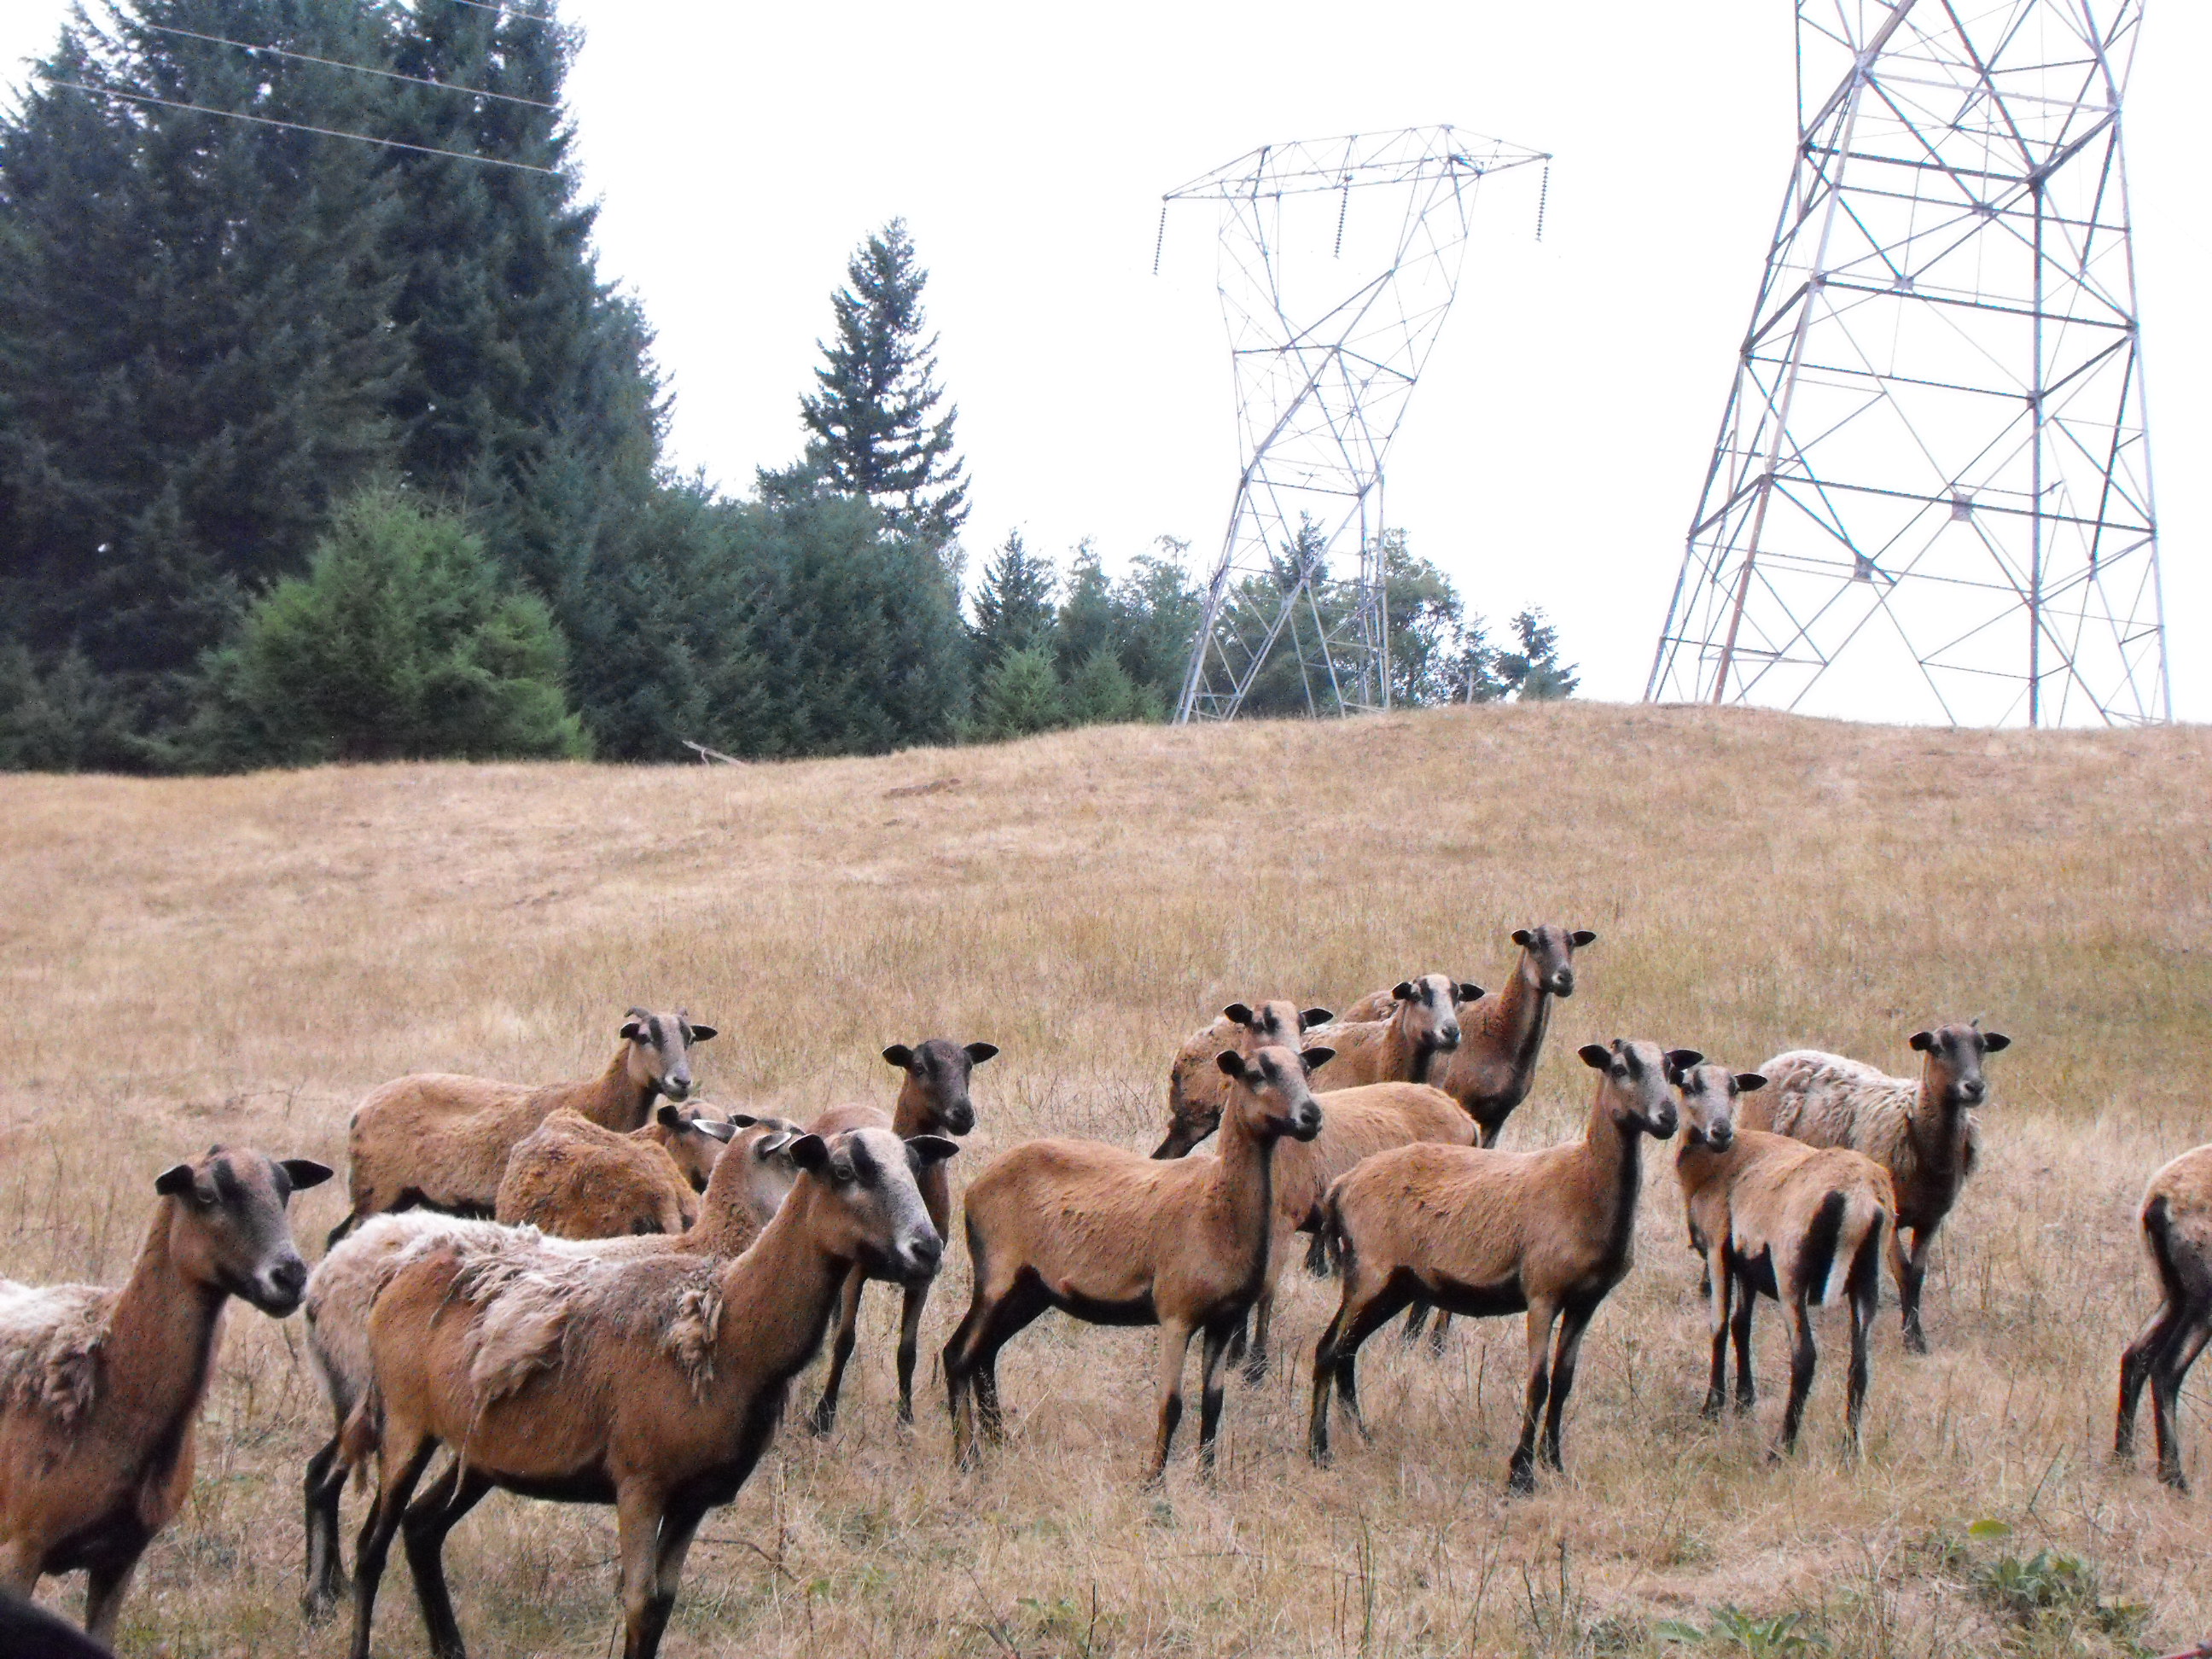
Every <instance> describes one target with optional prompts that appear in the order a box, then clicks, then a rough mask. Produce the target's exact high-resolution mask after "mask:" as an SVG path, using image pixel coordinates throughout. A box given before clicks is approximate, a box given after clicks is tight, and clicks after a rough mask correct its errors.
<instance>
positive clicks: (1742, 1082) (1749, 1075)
mask: <svg viewBox="0 0 2212 1659" xmlns="http://www.w3.org/2000/svg"><path fill="white" fill-rule="evenodd" d="M1735 1086H1736V1091H1737V1092H1738V1093H1739V1094H1747V1095H1748V1094H1756V1093H1757V1092H1758V1091H1759V1090H1761V1089H1764V1088H1765V1086H1766V1079H1765V1078H1764V1077H1762V1076H1760V1075H1759V1073H1757V1072H1738V1073H1736V1074H1735Z"/></svg>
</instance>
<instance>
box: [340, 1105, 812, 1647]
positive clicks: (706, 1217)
mask: <svg viewBox="0 0 2212 1659" xmlns="http://www.w3.org/2000/svg"><path fill="white" fill-rule="evenodd" d="M667 1109H668V1108H665V1107H664V1108H663V1110H667ZM730 1122H731V1127H732V1128H734V1129H735V1130H736V1131H737V1133H736V1135H735V1138H734V1139H732V1141H731V1142H730V1145H729V1148H728V1150H727V1152H726V1153H725V1154H724V1155H723V1156H722V1158H720V1159H719V1160H718V1161H717V1162H716V1163H715V1165H714V1175H713V1176H711V1177H710V1178H709V1179H708V1183H707V1192H706V1195H705V1196H704V1198H702V1200H701V1201H700V1206H699V1219H698V1221H697V1223H696V1225H693V1226H692V1227H691V1228H690V1229H689V1230H688V1231H684V1232H682V1233H678V1234H675V1235H672V1236H671V1235H666V1234H659V1233H653V1234H647V1235H644V1236H641V1237H625V1238H610V1239H600V1240H595V1241H591V1242H588V1243H569V1242H563V1243H550V1244H549V1248H550V1249H556V1250H558V1251H561V1252H562V1253H563V1254H567V1255H578V1256H584V1255H589V1256H592V1257H595V1258H598V1259H600V1260H612V1259H625V1260H631V1259H636V1258H639V1257H642V1256H647V1255H681V1256H691V1257H702V1258H709V1259H726V1258H728V1257H731V1256H734V1255H739V1254H741V1253H742V1252H743V1251H744V1249H746V1247H747V1246H749V1245H750V1244H751V1243H752V1242H753V1240H754V1239H756V1238H757V1237H759V1236H760V1233H761V1231H762V1229H763V1228H764V1227H766V1226H767V1225H768V1224H769V1222H770V1221H772V1220H774V1219H775V1212H776V1211H777V1210H778V1208H780V1207H781V1205H782V1203H783V1200H784V1198H785V1196H786V1195H787V1194H789V1192H790V1191H791V1188H792V1183H793V1182H794V1181H796V1180H797V1179H798V1176H799V1166H798V1165H797V1164H795V1163H793V1160H792V1156H791V1148H792V1146H793V1143H795V1142H796V1141H797V1140H798V1139H799V1137H800V1136H801V1135H803V1134H805V1133H806V1132H805V1130H804V1129H802V1128H800V1127H799V1125H797V1124H796V1123H793V1122H791V1121H789V1120H787V1119H785V1118H780V1117H754V1116H751V1115H749V1114H746V1113H743V1112H738V1113H735V1114H732V1117H731V1120H730ZM507 1233H508V1230H507V1229H503V1228H501V1227H499V1226H498V1225H495V1223H492V1222H489V1221H472V1220H465V1219H463V1218H459V1217H456V1216H449V1215H444V1214H441V1213H440V1212H437V1211H435V1210H402V1211H400V1212H397V1213H396V1214H392V1215H383V1216H376V1217H374V1218H371V1219H370V1220H369V1221H368V1223H367V1224H366V1225H363V1226H362V1227H360V1228H358V1229H356V1231H354V1232H353V1233H352V1234H350V1235H349V1236H348V1237H346V1238H344V1239H343V1240H342V1241H340V1243H338V1245H337V1248H336V1249H332V1250H331V1253H330V1254H329V1255H326V1256H325V1257H324V1258H323V1259H322V1261H320V1262H319V1263H318V1264H317V1265H316V1267H315V1270H314V1272H313V1273H311V1274H310V1275H308V1279H307V1301H306V1303H305V1304H304V1305H305V1311H306V1315H307V1358H308V1359H309V1360H310V1362H311V1363H312V1364H313V1368H314V1371H315V1376H316V1380H317V1381H318V1382H319V1383H321V1384H322V1389H323V1398H324V1399H325V1401H327V1402H328V1403H329V1405H330V1407H331V1418H332V1422H333V1427H332V1430H331V1437H330V1439H329V1440H328V1441H327V1442H326V1443H325V1444H324V1445H323V1447H322V1448H321V1449H320V1450H319V1451H318V1452H316V1454H315V1455H314V1456H313V1458H311V1459H309V1460H308V1463H307V1482H306V1486H307V1552H306V1561H307V1591H306V1594H305V1595H304V1597H303V1598H302V1606H303V1607H304V1608H305V1610H306V1613H307V1617H308V1619H309V1620H320V1619H322V1618H325V1617H326V1616H327V1615H328V1614H329V1613H330V1612H331V1609H332V1608H333V1607H336V1606H337V1598H338V1597H339V1596H341V1595H343V1594H344V1593H345V1587H346V1581H345V1571H344V1566H343V1563H342V1562H341V1560H340V1559H339V1555H338V1504H339V1500H340V1498H342V1497H343V1493H344V1490H345V1481H346V1474H347V1465H346V1463H345V1462H343V1459H342V1457H341V1455H340V1446H339V1437H340V1435H341V1434H342V1433H343V1430H344V1428H345V1425H346V1419H348V1418H349V1417H350V1416H351V1415H352V1414H353V1410H354V1407H356V1405H357V1404H359V1403H360V1401H361V1399H362V1395H364V1394H365V1393H367V1391H368V1386H369V1383H370V1382H371V1380H372V1374H371V1368H370V1363H369V1351H368V1315H369V1310H370V1309H371V1308H372V1307H374V1305H375V1302H376V1298H377V1296H378V1294H379V1293H380V1292H381V1291H382V1290H383V1289H384V1287H385V1285H386V1284H388V1283H390V1282H391V1279H392V1275H393V1274H394V1273H397V1272H398V1270H399V1267H400V1266H401V1264H402V1263H403V1262H404V1261H405V1260H406V1259H407V1256H408V1253H409V1252H410V1250H411V1249H414V1248H415V1247H416V1245H417V1244H418V1243H420V1242H421V1241H422V1240H425V1239H428V1238H430V1237H433V1236H435V1235H443V1236H450V1237H454V1238H457V1239H459V1240H460V1241H461V1242H462V1243H465V1244H468V1245H471V1246H472V1247H487V1248H489V1247H491V1246H495V1245H497V1244H498V1243H501V1241H502V1240H503V1239H505V1238H506V1237H507Z"/></svg>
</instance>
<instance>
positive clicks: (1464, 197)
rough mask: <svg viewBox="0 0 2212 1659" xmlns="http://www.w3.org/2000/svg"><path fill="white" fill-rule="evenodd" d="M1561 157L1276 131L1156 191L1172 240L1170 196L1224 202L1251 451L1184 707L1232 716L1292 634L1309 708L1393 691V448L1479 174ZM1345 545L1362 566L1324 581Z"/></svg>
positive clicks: (1223, 259) (1235, 341)
mask: <svg viewBox="0 0 2212 1659" xmlns="http://www.w3.org/2000/svg"><path fill="white" fill-rule="evenodd" d="M1550 159H1551V158H1550V157H1549V156H1547V155H1542V154H1540V153H1539V152H1537V151H1535V150H1531V149H1522V148H1520V147H1519V146H1518V145H1515V144H1507V143H1499V142H1498V141H1497V140H1495V139H1491V138H1478V137H1474V136H1473V135H1472V134H1462V133H1460V132H1456V131H1454V130H1453V129H1452V128H1450V127H1448V126H1436V127H1413V128H1410V129H1408V130H1407V131H1403V132H1391V133H1381V134H1361V135H1354V136H1353V137H1346V138H1328V139H1317V140H1313V141H1310V142H1308V143H1295V144H1273V145H1268V146H1267V147H1265V148H1263V149H1256V150H1254V151H1253V152H1252V153H1251V154H1250V155H1243V156H1240V157H1238V158H1237V160H1236V161H1231V162H1230V163H1229V164H1228V165H1227V166H1225V167H1218V168H1216V169H1215V170H1214V171H1213V172H1212V173H1207V174H1206V175H1205V176H1204V177H1203V178H1200V179H1193V180H1192V181H1191V182H1190V183H1189V184H1187V185H1183V186H1182V188H1181V189H1180V190H1173V191H1169V192H1168V193H1167V195H1166V196H1165V197H1163V198H1162V201H1161V204H1160V232H1161V237H1162V240H1165V236H1166V232H1167V209H1168V204H1170V203H1173V202H1212V203H1214V204H1218V209H1219V213H1220V220H1221V245H1220V263H1219V269H1218V286H1219V288H1220V292H1221V310H1222V316H1223V319H1224V320H1225V321H1226V323H1227V324H1228V326H1229V346H1230V352H1231V359H1232V362H1233V363H1234V366H1235V374H1236V389H1237V430H1238V433H1239V435H1240V438H1241V440H1242V442H1241V446H1240V448H1241V459H1242V461H1243V472H1242V474H1241V475H1240V476H1239V477H1238V479H1237V498H1236V501H1235V504H1234V505H1233V506H1232V507H1231V510H1230V515H1229V529H1228V532H1227V533H1226V534H1225V536H1224V538H1223V539H1222V545H1221V554H1220V556H1219V558H1218V560H1217V561H1216V562H1215V563H1214V567H1213V572H1212V578H1211V580H1209V581H1208V583H1207V585H1206V608H1205V613H1204V618H1203V620H1202V621H1201V622H1200V625H1199V629H1198V634H1197V637H1196V638H1195V639H1194V641H1193V642H1192V646H1191V654H1190V665H1189V667H1188V671H1186V673H1185V676H1184V680H1183V687H1182V697H1181V699H1180V700H1179V701H1178V702H1177V704H1176V720H1177V722H1178V723H1182V722H1186V721H1188V720H1206V719H1212V720H1227V719H1229V718H1231V716H1233V715H1234V714H1236V713H1237V709H1238V708H1240V707H1241V706H1242V705H1243V702H1244V700H1245V697H1246V696H1247V694H1248V693H1249V692H1250V690H1252V685H1253V682H1254V680H1255V678H1257V677H1258V675H1259V673H1260V670H1261V666H1262V665H1264V664H1265V663H1266V661H1267V657H1268V654H1269V653H1271V652H1272V651H1273V650H1274V649H1275V648H1276V647H1278V645H1279V643H1280V642H1281V641H1282V638H1283V635H1285V633H1287V634H1288V635H1290V641H1289V647H1288V648H1289V649H1290V650H1291V652H1292V653H1295V656H1296V659H1297V665H1298V670H1299V677H1300V685H1301V690H1303V693H1304V698H1305V702H1306V707H1307V708H1308V710H1309V712H1311V713H1326V712H1331V711H1334V712H1337V713H1344V714H1349V713H1352V712H1355V711H1358V710H1362V709H1369V708H1383V707H1387V706H1388V704H1389V697H1390V664H1389V616H1388V614H1387V607H1386V604H1385V600H1384V595H1383V563H1384V558H1385V544H1384V538H1383V457H1384V455H1385V453H1387V452H1388V451H1389V447H1390V440H1391V438H1392V436H1393V435H1395V433H1396V432H1397V429H1398V425H1399V422H1401V420H1403V419H1404V417H1405V412H1406V403H1407V398H1408V397H1409V396H1410V395H1411V394H1412V392H1413V384H1414V382H1415V381H1416V380H1418V379H1419V376H1420V372H1421V365H1422V364H1423V362H1425V360H1426V359H1427V356H1428V353H1429V349H1430V347H1431V346H1432V345H1433V344H1434V343H1436V337H1437V331H1438V329H1439V328H1441V327H1442V325H1443V319H1444V313H1445V312H1446V311H1447V310H1449V308H1450V306H1451V302H1452V295H1453V293H1454V291H1455V289H1456V287H1457V285H1458V283H1459V272H1460V264H1461V262H1462V258H1464V256H1465V253H1466V251H1467V240H1468V215H1469V213H1470V211H1471V210H1472V209H1473V207H1474V195H1475V191H1476V187H1477V186H1478V185H1480V182H1481V180H1482V179H1483V178H1484V176H1485V175H1486V174H1488V173H1497V172H1499V171H1502V170H1504V169H1505V168H1508V167H1522V166H1525V165H1527V164H1528V163H1529V162H1532V161H1549V160H1550ZM1541 224H1542V219H1541V205H1540V207H1539V210H1538V226H1539V232H1540V234H1541ZM1325 250H1326V257H1325V258H1324V257H1323V255H1324V251H1325ZM1153 263H1154V268H1155V270H1157V269H1158V256H1157V254H1156V255H1155V256H1154V261H1153ZM1347 543H1348V544H1350V545H1351V547H1352V548H1353V549H1355V550H1356V553H1357V557H1358V575H1357V577H1356V578H1355V579H1354V580H1352V582H1350V583H1349V584H1346V583H1343V582H1336V583H1332V582H1331V581H1330V580H1329V560H1330V558H1331V556H1332V555H1334V553H1336V552H1337V551H1338V550H1340V548H1344V547H1345V546H1346V544H1347ZM1332 589H1334V592H1332Z"/></svg>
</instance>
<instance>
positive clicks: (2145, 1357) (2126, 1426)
mask: <svg viewBox="0 0 2212 1659" xmlns="http://www.w3.org/2000/svg"><path fill="white" fill-rule="evenodd" d="M2184 1312H2185V1309H2184V1306H2183V1304H2182V1300H2181V1298H2180V1297H2179V1296H2175V1297H2172V1298H2171V1299H2169V1300H2168V1301H2167V1302H2166V1304H2165V1305H2163V1306H2162V1307H2160V1309H2159V1310H2158V1311H2157V1312H2156V1313H2155V1314H2154V1315H2152V1316H2151V1321H2150V1323H2149V1324H2148V1325H2146V1326H2144V1327H2143V1328H2142V1334H2140V1335H2138V1336H2137V1337H2136V1340H2134V1341H2133V1342H2130V1344H2128V1351H2127V1352H2125V1353H2124V1354H2123V1355H2121V1356H2120V1407H2119V1414H2118V1421H2117V1422H2116V1423H2115V1424H2114V1425H2113V1429H2112V1455H2113V1456H2115V1457H2122V1458H2124V1457H2132V1456H2134V1455H2135V1449H2136V1407H2138V1406H2139V1405H2141V1404H2142V1388H2143V1384H2144V1383H2147V1382H2148V1381H2149V1380H2150V1374H2151V1372H2152V1370H2154V1368H2155V1367H2156V1365H2157V1364H2158V1361H2159V1358H2160V1356H2162V1355H2163V1354H2164V1353H2165V1352H2166V1347H2167V1346H2168V1345H2169V1344H2170V1343H2171V1342H2172V1340H2173V1339H2174V1338H2175V1337H2176V1336H2177V1335H2179V1334H2180V1331H2181V1328H2182V1326H2183V1324H2184V1320H2183V1317H2182V1316H2183V1314H2184Z"/></svg>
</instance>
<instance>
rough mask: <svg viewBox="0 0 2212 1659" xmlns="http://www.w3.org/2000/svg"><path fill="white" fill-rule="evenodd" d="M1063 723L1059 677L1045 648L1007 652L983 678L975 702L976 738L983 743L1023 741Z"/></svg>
mask: <svg viewBox="0 0 2212 1659" xmlns="http://www.w3.org/2000/svg"><path fill="white" fill-rule="evenodd" d="M1066 724H1067V711H1066V705H1065V703H1064V702H1063V701H1062V699H1061V697H1060V677H1059V676H1058V675H1057V674H1055V673H1054V672H1053V671H1052V653H1051V651H1050V650H1049V649H1048V648H1047V647H1044V646H1042V645H1033V646H1030V647H1028V648H1027V649H1025V650H1021V651H1009V652H1007V653H1006V655H1005V656H1003V657H1001V658H1000V659H999V660H998V661H997V662H996V663H995V664H994V665H993V666H992V667H991V669H990V671H988V672H987V673H986V674H985V675H984V676H983V688H982V691H981V695H980V696H977V698H976V700H975V733H974V735H975V736H976V737H978V738H984V739H986V740H989V739H994V738H1024V737H1027V736H1029V735H1030V733H1031V732H1049V731H1052V730H1053V729H1054V727H1056V726H1065V725H1066Z"/></svg>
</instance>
